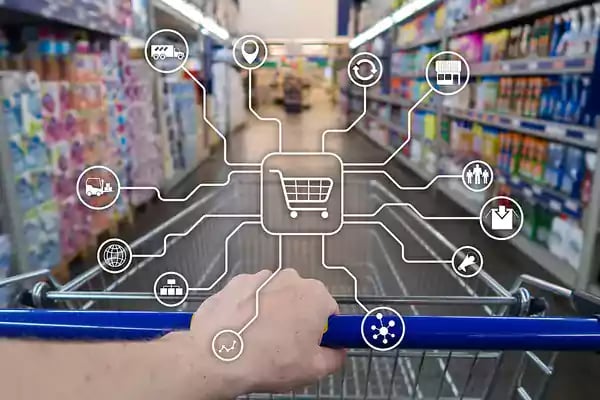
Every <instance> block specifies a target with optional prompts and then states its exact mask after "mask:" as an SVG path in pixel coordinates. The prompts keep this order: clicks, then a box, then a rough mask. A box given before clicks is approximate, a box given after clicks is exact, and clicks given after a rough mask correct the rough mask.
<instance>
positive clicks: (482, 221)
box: [479, 196, 525, 241]
mask: <svg viewBox="0 0 600 400" xmlns="http://www.w3.org/2000/svg"><path fill="white" fill-rule="evenodd" d="M498 200H508V201H510V202H511V203H512V204H514V205H516V206H517V209H518V210H519V217H520V218H519V227H518V228H517V229H516V230H515V231H514V232H513V234H512V235H510V236H507V237H498V236H494V235H493V234H491V233H490V232H488V230H487V226H486V225H485V222H484V220H483V217H484V216H483V213H484V212H485V209H486V207H487V206H489V205H490V203H492V202H494V201H498ZM524 222H525V213H524V212H523V208H522V207H521V205H520V204H519V203H518V202H517V201H516V200H515V199H512V198H510V197H507V196H496V197H492V198H491V199H489V200H488V201H486V202H485V204H484V205H483V207H481V211H480V212H479V225H480V226H481V229H482V230H483V233H485V234H486V235H487V236H488V237H489V238H490V239H494V240H499V241H505V240H510V239H512V238H514V237H515V236H517V235H518V234H519V233H520V232H521V230H522V229H523V224H524Z"/></svg>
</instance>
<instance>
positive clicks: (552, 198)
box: [496, 170, 583, 219]
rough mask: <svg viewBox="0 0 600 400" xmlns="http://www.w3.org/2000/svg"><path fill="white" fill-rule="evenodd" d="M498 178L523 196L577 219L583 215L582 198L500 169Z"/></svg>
mask: <svg viewBox="0 0 600 400" xmlns="http://www.w3.org/2000/svg"><path fill="white" fill-rule="evenodd" d="M496 179H497V181H498V182H500V183H503V184H508V185H509V186H510V187H511V188H512V189H514V190H516V191H517V192H519V193H520V194H521V195H522V196H523V197H525V198H528V199H532V200H535V201H537V202H539V203H541V204H544V205H545V206H547V207H548V208H550V209H551V210H552V211H554V212H557V213H565V214H568V215H570V216H572V217H575V218H577V219H579V218H581V217H582V216H583V204H582V203H581V200H578V199H573V198H571V197H569V196H568V195H566V194H565V193H562V192H560V191H558V190H554V189H551V188H548V187H545V186H543V185H540V184H538V183H536V182H533V181H531V180H529V179H527V178H523V177H520V176H515V175H511V176H509V175H506V174H503V173H502V172H501V171H498V170H496Z"/></svg>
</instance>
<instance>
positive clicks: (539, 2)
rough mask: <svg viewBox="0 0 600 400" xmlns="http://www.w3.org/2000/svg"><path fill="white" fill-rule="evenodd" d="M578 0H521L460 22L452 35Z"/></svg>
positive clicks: (493, 25)
mask: <svg viewBox="0 0 600 400" xmlns="http://www.w3.org/2000/svg"><path fill="white" fill-rule="evenodd" d="M579 2H580V1H578V0H532V1H529V0H520V1H517V2H516V3H515V4H510V5H507V6H504V7H501V8H498V9H496V10H494V11H491V12H486V13H481V14H479V15H477V16H476V17H473V18H469V19H467V20H464V21H462V22H460V23H459V24H458V25H457V26H456V27H454V29H452V31H451V33H450V34H451V35H452V36H457V35H461V34H464V33H469V32H474V31H478V30H482V29H486V28H492V27H495V26H499V25H502V24H504V23H506V22H510V21H513V20H515V19H519V18H524V17H528V16H531V15H534V14H537V13H539V12H548V13H550V12H551V11H552V10H553V9H556V8H560V7H563V6H568V5H571V4H576V3H579Z"/></svg>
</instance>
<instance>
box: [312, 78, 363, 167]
mask: <svg viewBox="0 0 600 400" xmlns="http://www.w3.org/2000/svg"><path fill="white" fill-rule="evenodd" d="M366 114H367V88H366V87H363V111H362V113H361V114H360V115H359V116H358V117H357V118H356V119H355V120H354V122H352V124H350V126H349V127H347V128H346V129H328V130H326V131H325V132H323V134H322V135H321V151H322V152H323V153H325V137H326V136H327V135H328V134H330V133H336V132H337V133H348V132H350V131H351V130H352V128H354V127H355V126H356V124H358V123H359V122H360V120H361V119H363V118H364V116H365V115H366ZM345 165H347V164H345Z"/></svg>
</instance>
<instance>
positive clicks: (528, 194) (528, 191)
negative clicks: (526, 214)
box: [523, 188, 533, 198]
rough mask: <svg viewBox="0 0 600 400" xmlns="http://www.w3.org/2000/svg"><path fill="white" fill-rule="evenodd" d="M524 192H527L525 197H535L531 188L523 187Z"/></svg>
mask: <svg viewBox="0 0 600 400" xmlns="http://www.w3.org/2000/svg"><path fill="white" fill-rule="evenodd" d="M523 194H525V197H529V198H532V197H533V191H532V190H531V189H530V188H525V189H523Z"/></svg>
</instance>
